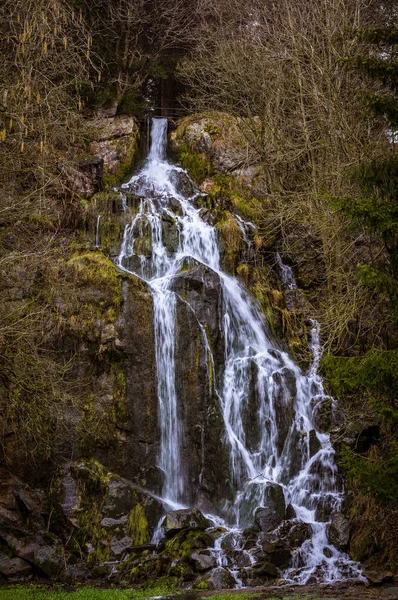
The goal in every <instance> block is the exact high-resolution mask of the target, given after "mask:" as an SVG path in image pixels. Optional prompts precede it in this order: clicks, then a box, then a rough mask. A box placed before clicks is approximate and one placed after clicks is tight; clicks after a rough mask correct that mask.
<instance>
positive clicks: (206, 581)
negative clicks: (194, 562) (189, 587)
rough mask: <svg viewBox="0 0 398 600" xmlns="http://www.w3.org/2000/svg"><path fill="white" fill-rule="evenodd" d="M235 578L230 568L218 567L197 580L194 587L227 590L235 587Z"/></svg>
mask: <svg viewBox="0 0 398 600" xmlns="http://www.w3.org/2000/svg"><path fill="white" fill-rule="evenodd" d="M235 584H236V581H235V578H234V576H233V575H232V573H231V571H229V569H226V568H224V567H217V568H216V569H212V570H211V571H208V572H207V573H205V574H204V575H202V576H201V577H199V578H198V579H196V580H195V583H194V586H193V587H194V588H197V589H208V590H227V589H231V588H234V587H235Z"/></svg>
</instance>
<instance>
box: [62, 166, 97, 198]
mask: <svg viewBox="0 0 398 600" xmlns="http://www.w3.org/2000/svg"><path fill="white" fill-rule="evenodd" d="M61 173H62V176H63V178H64V180H65V182H66V186H67V189H68V190H72V191H73V192H74V193H75V194H76V195H77V196H80V197H81V198H91V196H93V195H94V194H95V193H96V192H98V191H99V190H100V189H101V187H102V177H103V174H104V161H103V158H102V157H96V158H86V159H85V160H83V161H81V162H79V163H78V164H75V165H74V166H72V165H68V166H62V167H61Z"/></svg>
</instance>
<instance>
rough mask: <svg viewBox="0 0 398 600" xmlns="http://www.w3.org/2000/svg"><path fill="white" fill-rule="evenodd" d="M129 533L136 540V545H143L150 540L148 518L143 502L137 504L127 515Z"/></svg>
mask: <svg viewBox="0 0 398 600" xmlns="http://www.w3.org/2000/svg"><path fill="white" fill-rule="evenodd" d="M127 534H128V535H129V536H130V537H131V539H132V540H133V541H134V544H135V545H136V546H141V545H142V544H146V543H147V542H149V526H148V520H147V518H146V514H145V509H144V508H143V507H142V506H141V504H137V505H136V506H134V508H133V509H132V510H131V511H130V512H129V514H128V517H127Z"/></svg>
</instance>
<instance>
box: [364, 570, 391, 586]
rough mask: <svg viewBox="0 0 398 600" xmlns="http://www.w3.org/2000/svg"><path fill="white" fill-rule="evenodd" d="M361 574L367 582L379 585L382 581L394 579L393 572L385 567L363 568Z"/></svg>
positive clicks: (386, 581)
mask: <svg viewBox="0 0 398 600" xmlns="http://www.w3.org/2000/svg"><path fill="white" fill-rule="evenodd" d="M363 575H365V577H366V579H367V580H368V581H369V583H372V584H373V585H381V584H383V583H388V582H389V581H392V579H394V574H393V573H392V572H391V571H388V570H385V569H367V568H365V569H364V570H363ZM397 591H398V590H397Z"/></svg>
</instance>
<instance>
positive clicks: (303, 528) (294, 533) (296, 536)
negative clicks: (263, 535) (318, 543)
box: [283, 523, 312, 548]
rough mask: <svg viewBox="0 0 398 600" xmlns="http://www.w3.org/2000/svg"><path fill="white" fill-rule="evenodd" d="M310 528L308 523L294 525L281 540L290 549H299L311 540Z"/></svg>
mask: <svg viewBox="0 0 398 600" xmlns="http://www.w3.org/2000/svg"><path fill="white" fill-rule="evenodd" d="M311 536H312V527H311V525H310V523H294V524H293V525H292V526H291V528H290V531H289V533H288V534H286V535H285V536H284V538H283V540H284V541H285V542H286V544H288V546H289V547H290V548H299V547H300V546H301V545H302V544H303V543H304V542H305V541H306V540H309V539H311Z"/></svg>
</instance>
